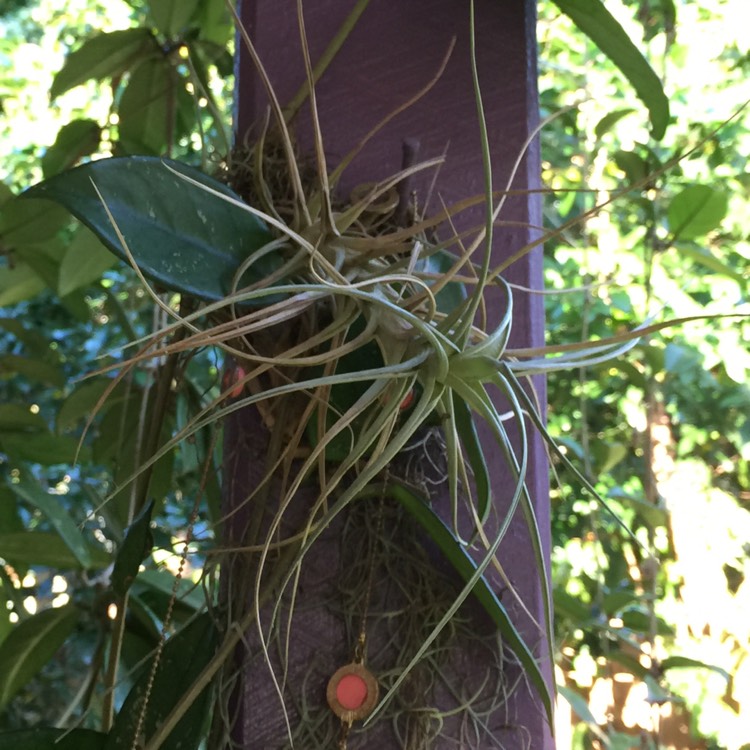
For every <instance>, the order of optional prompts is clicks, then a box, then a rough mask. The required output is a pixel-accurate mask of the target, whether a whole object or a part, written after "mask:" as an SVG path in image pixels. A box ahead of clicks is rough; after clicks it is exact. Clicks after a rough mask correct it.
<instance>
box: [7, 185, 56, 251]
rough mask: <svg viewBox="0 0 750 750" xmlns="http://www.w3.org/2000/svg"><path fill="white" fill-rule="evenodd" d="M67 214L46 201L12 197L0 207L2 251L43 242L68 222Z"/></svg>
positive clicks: (22, 196) (20, 196) (21, 196)
mask: <svg viewBox="0 0 750 750" xmlns="http://www.w3.org/2000/svg"><path fill="white" fill-rule="evenodd" d="M69 220H70V219H69V217H68V215H67V212H66V211H64V210H63V209H61V207H60V206H56V205H54V204H53V203H49V202H48V201H38V200H31V201H27V200H26V199H25V196H24V195H23V194H22V195H19V196H16V197H15V198H14V199H13V200H10V201H7V202H6V203H3V205H2V208H0V238H2V243H3V246H4V247H5V248H6V249H10V250H15V249H18V248H19V247H20V246H23V245H30V244H36V243H41V242H47V240H50V239H52V238H53V237H54V236H55V235H56V234H57V233H58V232H59V231H60V230H61V229H62V228H63V227H64V226H65V225H66V224H67V223H68V222H69Z"/></svg>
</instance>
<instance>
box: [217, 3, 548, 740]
mask: <svg viewBox="0 0 750 750" xmlns="http://www.w3.org/2000/svg"><path fill="white" fill-rule="evenodd" d="M351 6H352V3H348V2H340V1H337V0H316V1H315V2H308V3H306V5H305V20H306V27H307V34H308V38H309V43H310V50H311V57H312V60H313V62H315V60H316V59H317V56H318V55H319V54H320V53H321V52H322V51H323V49H324V48H325V47H326V45H327V43H328V41H329V40H330V38H331V37H332V36H333V34H334V33H335V32H336V30H337V29H338V28H339V26H340V24H341V23H342V21H343V19H344V18H345V17H346V15H347V14H348V12H349V11H350V9H351ZM240 9H241V17H242V20H243V23H244V24H245V26H246V28H247V29H248V31H249V33H250V35H251V37H252V39H253V40H254V42H255V44H256V47H257V49H258V52H259V54H260V57H261V59H262V60H263V63H264V65H265V67H266V69H267V71H268V72H269V75H270V77H271V80H272V81H273V84H274V87H275V90H276V93H277V95H278V97H279V99H280V101H281V103H282V105H283V104H284V103H285V102H287V101H289V100H290V98H291V97H292V95H293V94H294V93H295V92H296V91H297V89H298V88H299V86H300V85H301V84H302V83H303V81H304V68H303V66H302V58H301V54H300V51H299V32H298V27H297V17H296V3H295V2H294V0H240ZM476 17H477V23H476V37H477V40H476V41H477V55H478V65H479V76H480V82H481V86H482V92H483V97H484V103H485V108H486V116H487V121H488V127H489V138H490V143H491V146H492V158H493V165H494V175H495V180H496V185H495V187H496V188H498V187H502V186H503V185H504V183H505V181H506V180H507V177H508V175H509V173H510V169H511V166H512V164H513V162H514V160H515V158H516V156H517V154H518V152H519V150H520V148H521V147H522V145H523V143H524V142H525V140H526V138H527V137H528V135H529V133H530V131H531V129H533V127H534V126H535V124H536V123H537V120H538V101H537V84H536V46H535V3H534V2H533V0H514V2H498V0H478V2H477V3H476ZM453 37H455V38H456V40H457V42H456V48H455V50H454V52H453V55H452V57H451V60H450V62H449V64H448V67H447V69H446V71H445V73H444V75H443V76H442V78H441V79H440V80H439V82H438V83H437V85H436V86H435V87H434V88H433V89H432V91H430V93H429V94H428V95H427V96H425V97H424V98H423V99H422V100H420V101H419V102H418V103H417V104H415V105H414V106H413V107H411V108H409V109H408V110H406V111H405V112H403V113H402V114H400V115H399V116H397V117H396V118H395V119H394V120H392V121H391V122H390V123H389V124H388V126H387V127H386V128H384V129H383V131H382V132H380V133H379V134H378V135H377V136H376V137H375V138H374V139H373V140H372V141H371V142H370V143H369V144H368V146H367V148H366V149H365V151H364V153H363V154H361V155H360V156H359V157H358V158H357V160H356V161H355V162H354V163H353V164H352V165H351V166H350V167H349V169H348V170H347V172H346V173H345V174H344V178H343V183H342V189H343V194H346V193H347V192H348V190H349V189H350V188H351V187H352V186H354V185H356V184H359V183H361V182H373V181H376V180H379V179H382V178H385V177H388V176H390V175H391V174H393V173H395V172H396V171H398V169H399V168H400V166H401V159H402V155H401V154H402V143H403V141H404V139H406V138H415V139H418V140H419V142H420V144H421V148H420V159H427V158H430V157H434V156H438V155H440V154H441V153H442V152H443V150H444V149H445V147H446V145H447V146H448V153H447V161H446V163H445V164H444V166H443V167H442V169H441V171H440V174H439V179H438V184H437V190H436V192H435V195H434V197H433V200H432V205H431V209H432V210H433V211H436V210H439V208H440V204H439V203H438V201H437V200H436V197H437V195H438V194H439V195H440V197H441V198H442V200H443V201H444V202H445V203H446V205H450V204H451V203H453V202H454V201H458V200H460V199H462V198H466V197H470V196H474V195H478V194H481V193H482V191H483V189H484V185H483V179H482V165H481V152H480V142H479V134H478V133H479V130H478V125H477V118H476V109H475V101H474V93H473V86H472V81H471V70H470V57H469V9H468V4H467V3H464V2H458V1H457V0H408V2H402V3H382V2H372V4H371V6H370V7H369V8H368V9H367V10H366V11H365V13H364V15H363V16H362V18H361V19H360V21H359V24H358V25H357V26H356V28H355V29H354V31H353V32H352V34H351V36H350V38H349V39H348V40H347V41H346V43H345V44H344V46H343V48H342V49H341V51H340V52H339V54H338V56H337V57H336V59H335V60H334V61H333V63H332V64H331V66H330V68H329V70H328V71H327V72H326V74H325V76H324V77H323V79H322V80H321V82H320V84H319V86H318V88H317V97H318V108H319V112H320V119H321V124H322V130H323V137H324V141H325V148H326V153H327V158H328V159H329V167H331V168H332V167H333V166H335V164H336V161H337V159H338V158H339V157H341V156H342V155H344V154H346V153H347V152H348V151H349V149H350V148H352V147H353V146H354V145H355V144H356V143H357V142H358V141H359V140H360V139H361V138H362V136H363V135H364V134H365V133H366V132H367V131H369V129H370V128H371V127H372V126H373V124H374V123H376V122H377V121H379V120H380V119H381V118H383V117H384V116H385V115H387V114H388V113H390V112H391V111H392V110H394V109H395V108H396V107H397V106H399V105H400V104H402V103H403V102H404V101H405V100H407V99H408V98H410V97H411V96H412V95H413V94H414V93H416V92H417V91H418V90H419V89H420V88H422V87H423V86H424V84H425V83H426V82H427V81H428V80H430V79H431V78H432V77H433V76H434V74H435V72H436V71H437V69H438V67H439V64H440V61H441V60H442V58H443V56H444V54H445V52H446V50H447V49H448V47H449V44H450V41H451V39H452V38H453ZM237 92H238V94H237V99H238V100H237V105H236V129H237V137H238V139H240V140H241V139H242V138H243V137H244V135H245V134H246V133H247V132H248V131H249V130H250V129H251V127H252V126H253V125H254V124H255V123H257V121H258V120H259V118H260V117H262V115H263V114H264V112H265V108H266V104H267V102H266V99H265V95H264V92H263V89H262V87H261V86H260V84H259V81H258V79H257V76H256V75H255V72H254V70H253V68H252V63H251V62H250V60H249V57H248V55H247V54H246V52H245V50H244V48H243V47H242V44H241V42H240V43H239V49H238V65H237ZM305 123H306V120H305V118H303V119H302V120H301V127H300V128H298V130H297V136H298V137H299V141H300V143H301V144H302V145H303V147H304V146H305V144H308V145H309V144H310V142H311V141H310V133H309V132H307V129H306V128H305ZM539 172H540V164H539V151H538V144H537V143H536V142H535V143H534V144H533V145H532V147H531V149H530V150H529V152H528V155H527V157H526V159H525V161H524V165H523V168H522V169H521V171H520V173H519V175H518V177H517V178H516V182H515V183H514V187H515V188H535V187H538V185H539ZM420 188H424V186H423V185H420V184H418V185H417V189H418V191H419V192H418V195H421V196H424V194H425V190H424V189H420ZM482 216H483V213H482V210H481V209H479V210H476V211H474V212H473V214H472V215H470V216H469V217H463V218H462V221H465V222H469V223H473V224H477V223H480V222H482V220H483V219H482ZM501 218H505V219H507V220H510V219H512V220H513V221H514V222H518V225H517V226H514V227H512V228H503V229H501V230H499V231H498V232H497V235H496V240H495V246H494V249H493V252H494V256H495V261H496V262H499V261H500V260H502V259H503V258H504V257H508V256H509V255H510V254H512V253H513V252H514V251H516V250H517V249H518V248H520V247H522V246H523V245H524V244H526V243H527V242H528V241H529V240H530V239H533V238H534V236H535V230H533V229H529V228H526V227H527V226H532V227H533V226H539V225H540V224H541V209H540V202H539V199H538V196H536V195H529V196H526V197H514V198H512V199H511V200H509V201H508V204H507V207H506V208H505V211H504V215H503V217H501ZM505 275H506V278H507V279H508V280H509V281H511V282H514V283H516V284H520V285H522V286H525V287H536V288H538V287H540V286H541V284H542V261H541V255H540V254H539V253H537V252H533V253H531V254H529V255H527V256H526V257H525V258H524V259H523V260H521V261H519V262H517V263H515V264H514V265H513V266H512V267H511V268H510V269H509V270H508V271H507V272H506V274H505ZM514 304H515V307H514V309H515V313H514V320H513V333H512V339H511V346H523V347H528V346H537V345H541V344H543V342H544V319H543V309H542V303H541V298H540V297H539V296H534V295H526V294H523V293H518V294H516V296H515V300H514ZM490 312H491V314H492V309H491V308H490ZM494 312H495V313H497V310H495V311H494ZM537 386H538V389H539V391H540V394H539V395H540V401H541V402H542V403H544V400H545V394H544V389H543V383H538V384H537ZM259 435H260V437H261V440H262V428H261V426H260V424H259V422H258V420H257V418H255V417H253V415H252V414H251V413H249V412H244V413H241V414H240V415H238V416H237V417H236V418H234V419H233V420H231V421H230V424H229V425H228V430H227V442H226V450H227V456H228V457H229V459H228V463H227V467H226V471H227V479H228V481H227V482H226V483H225V484H226V486H228V487H229V488H230V490H229V497H228V501H229V502H230V503H231V501H232V496H233V495H234V494H235V493H237V494H236V495H235V496H236V497H241V496H243V492H244V489H243V488H246V487H247V486H248V485H250V486H251V485H252V482H253V476H252V475H251V474H250V473H249V471H248V468H247V467H248V465H249V464H250V463H251V462H252V460H253V456H252V455H248V453H247V452H245V453H244V457H243V458H241V459H239V458H237V451H236V450H233V448H235V447H236V446H237V445H238V444H239V443H242V444H244V445H246V446H249V447H250V451H251V452H252V451H256V452H258V449H259V445H258V444H257V443H258V436H259ZM487 445H490V443H489V441H487ZM260 447H261V448H262V443H261V444H260ZM530 451H531V457H530V458H531V460H530V466H531V471H530V474H529V477H528V479H527V483H528V487H529V490H530V493H531V496H532V498H533V502H534V504H535V508H536V514H537V518H538V520H539V525H540V527H541V530H542V534H543V536H544V539H543V541H544V544H545V546H546V548H547V550H549V539H548V536H547V533H548V525H549V511H548V475H547V466H546V459H545V454H544V450H543V448H542V445H541V442H540V441H539V440H538V439H537V438H536V437H534V438H533V439H531V441H530ZM488 453H489V454H490V456H491V467H490V468H491V472H492V477H493V489H494V492H495V495H496V499H497V503H498V504H499V505H500V508H501V506H502V503H503V502H504V494H503V488H504V487H508V486H512V485H511V484H510V481H511V480H510V478H509V476H508V471H507V469H506V467H505V465H504V461H503V459H502V457H500V456H498V455H497V451H494V450H489V451H488ZM255 479H256V481H257V477H255ZM236 488H239V489H236ZM322 543H323V544H329V545H332V546H335V544H336V538H335V536H334V535H332V536H331V537H330V538H329V539H328V540H327V541H325V542H322ZM327 555H328V553H326V554H316V556H315V558H314V559H313V560H312V564H311V566H310V567H309V568H308V570H307V572H306V573H305V578H304V581H303V583H304V590H307V589H312V588H314V587H315V585H316V584H315V580H314V579H315V576H318V577H319V580H320V581H321V582H323V583H322V585H323V586H324V587H325V582H326V581H328V580H329V579H330V577H331V567H332V566H333V567H334V568H335V566H336V562H335V561H336V560H337V559H338V557H337V556H338V552H337V551H335V550H333V551H331V552H330V557H327ZM500 556H501V558H502V560H503V564H504V565H505V566H506V572H507V573H508V575H509V577H510V579H511V581H512V583H513V585H514V586H515V587H516V588H517V590H518V591H519V592H520V593H521V595H522V596H523V598H524V600H525V602H526V603H527V606H528V607H529V609H530V610H531V612H532V614H533V615H534V617H535V619H536V620H537V621H538V622H542V621H543V619H544V618H543V608H542V594H541V588H540V583H539V580H538V579H537V576H536V575H535V574H534V573H533V571H534V567H535V566H534V561H533V557H532V555H531V552H530V546H529V544H528V541H527V535H526V531H525V529H524V526H523V524H522V523H521V522H515V523H514V524H513V526H512V527H511V530H510V532H509V533H508V536H507V537H506V540H505V541H504V542H503V545H502V547H501V550H500ZM316 561H318V568H317V570H316ZM304 590H303V592H302V594H303V595H304ZM503 602H504V603H505V604H506V605H507V606H508V608H509V609H510V611H511V613H512V614H513V616H514V617H515V618H516V622H517V623H518V624H519V627H520V628H521V629H522V631H523V632H524V633H525V635H526V637H527V638H528V640H529V641H530V642H532V643H535V644H538V642H539V634H538V631H536V629H535V628H533V626H532V625H530V624H529V622H528V621H527V620H526V619H525V615H523V614H522V613H520V611H517V608H514V606H513V601H512V597H510V596H506V597H505V598H503ZM297 606H298V607H303V608H304V603H300V602H298V604H297ZM307 617H308V620H306V627H304V628H300V627H297V628H296V629H295V631H293V633H292V635H293V637H295V638H298V639H299V642H295V643H293V645H292V654H291V659H290V667H289V670H290V671H289V675H288V676H287V680H288V681H289V682H294V681H295V680H297V681H301V680H302V679H304V678H305V675H308V672H309V669H310V663H311V661H310V660H311V659H322V660H323V661H324V662H325V663H326V664H327V665H328V666H326V667H325V668H324V671H325V669H335V667H337V666H340V665H342V664H344V663H346V661H347V657H346V654H347V652H348V650H349V645H348V644H347V643H345V642H344V631H343V629H342V625H341V623H338V622H336V619H335V617H333V616H332V615H331V614H330V612H328V613H325V612H323V613H317V614H309V613H308V615H307ZM308 625H309V627H308ZM539 645H542V646H543V644H539ZM538 652H539V653H543V652H544V648H543V647H542V648H539V649H538ZM545 668H546V669H547V671H548V673H549V672H550V669H551V665H546V667H545ZM468 669H469V671H470V670H471V666H469V668H468ZM295 670H296V673H295ZM318 683H319V679H318V682H317V683H316V682H315V679H312V680H311V687H310V689H311V691H312V695H311V696H310V700H311V701H315V700H317V701H321V700H322V701H324V700H325V697H324V696H325V693H324V690H325V683H323V684H322V685H320V684H318ZM237 690H238V692H237V693H236V700H235V709H236V716H235V727H234V729H233V738H234V740H235V742H236V743H237V745H238V746H239V747H243V748H256V747H257V748H264V749H265V748H269V749H270V748H274V747H285V746H288V743H287V741H286V739H285V737H286V735H285V731H284V726H283V722H282V719H281V717H280V714H279V711H278V702H279V698H278V696H277V694H276V692H275V690H274V688H273V686H272V685H271V683H270V680H269V678H268V673H267V671H264V667H263V666H262V665H258V664H257V660H256V662H255V663H254V664H251V665H250V666H247V667H246V668H245V671H244V674H242V675H240V677H239V687H238V688H237ZM497 721H498V722H500V723H501V724H502V723H507V722H511V723H516V724H520V725H522V726H523V727H524V728H525V729H524V732H522V733H521V734H520V735H518V738H520V739H521V741H520V742H518V741H517V740H516V741H514V740H510V739H507V742H506V744H505V746H506V747H510V746H512V747H530V748H533V750H549V748H552V746H553V744H552V740H551V738H550V735H549V730H548V727H547V726H546V721H545V719H544V717H543V712H542V711H541V710H540V708H539V705H538V704H537V703H536V702H535V699H534V698H533V696H531V695H530V694H529V693H528V692H527V691H525V690H520V691H518V692H516V693H515V694H514V696H513V698H512V702H511V705H510V706H509V708H508V712H507V714H505V715H504V716H502V717H499V718H498V719H497ZM456 731H458V730H456ZM518 738H517V739H518ZM457 739H458V735H457V736H456V740H457ZM456 740H454V741H453V742H451V743H448V742H447V741H445V740H438V741H437V742H436V743H435V744H433V745H432V747H435V748H437V749H438V750H441V748H443V747H446V748H447V747H455V746H456ZM363 743H364V744H363ZM492 746H494V745H492ZM295 747H299V748H304V749H305V750H307V748H309V747H311V745H310V743H309V742H306V741H305V740H304V739H301V740H300V741H299V743H298V744H297V743H295ZM349 747H350V748H354V747H357V748H359V747H367V748H376V747H377V748H386V749H390V748H396V747H400V745H398V744H396V741H395V739H394V738H393V737H390V736H389V735H387V734H371V735H366V736H364V738H363V737H362V736H358V737H352V739H351V741H350V745H349ZM482 747H489V745H482Z"/></svg>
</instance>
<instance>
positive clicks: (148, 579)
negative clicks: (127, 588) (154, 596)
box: [137, 568, 206, 611]
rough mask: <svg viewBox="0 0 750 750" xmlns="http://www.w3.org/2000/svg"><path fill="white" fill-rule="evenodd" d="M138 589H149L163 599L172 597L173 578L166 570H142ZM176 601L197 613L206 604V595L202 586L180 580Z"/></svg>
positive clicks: (183, 579)
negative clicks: (161, 595)
mask: <svg viewBox="0 0 750 750" xmlns="http://www.w3.org/2000/svg"><path fill="white" fill-rule="evenodd" d="M137 584H138V586H139V588H143V589H151V590H152V591H156V592H159V593H160V594H163V595H164V596H165V597H169V598H171V597H172V594H173V593H174V584H175V577H174V575H173V574H172V573H170V572H169V571H168V570H166V569H162V568H159V569H158V570H148V569H147V570H144V571H142V572H141V573H139V574H138V581H137ZM177 600H178V602H179V603H180V604H184V605H185V606H186V607H190V608H191V609H193V610H195V611H198V610H199V609H201V608H202V607H203V606H205V604H206V595H205V593H204V590H203V587H202V586H196V585H195V584H194V583H193V582H192V581H190V580H187V579H185V578H182V579H180V581H179V582H178V584H177Z"/></svg>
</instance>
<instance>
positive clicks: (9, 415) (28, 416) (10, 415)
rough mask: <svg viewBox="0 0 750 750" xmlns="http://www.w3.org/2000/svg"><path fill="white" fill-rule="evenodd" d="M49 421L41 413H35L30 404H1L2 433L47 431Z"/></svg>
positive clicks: (0, 429) (0, 421)
mask: <svg viewBox="0 0 750 750" xmlns="http://www.w3.org/2000/svg"><path fill="white" fill-rule="evenodd" d="M46 431H47V423H46V422H45V421H44V417H42V415H41V414H34V413H33V412H32V411H31V410H30V409H29V407H28V406H23V405H21V404H0V433H3V432H46Z"/></svg>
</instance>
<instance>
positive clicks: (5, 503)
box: [0, 485, 24, 585]
mask: <svg viewBox="0 0 750 750" xmlns="http://www.w3.org/2000/svg"><path fill="white" fill-rule="evenodd" d="M18 531H24V523H23V520H22V519H21V516H20V514H19V513H18V502H17V500H16V496H15V495H14V494H13V493H12V492H11V491H10V490H9V489H8V488H7V487H5V486H3V485H0V536H1V535H2V534H10V533H15V532H18ZM0 556H1V555H0ZM1 581H2V578H0V582H1ZM0 585H1V583H0Z"/></svg>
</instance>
